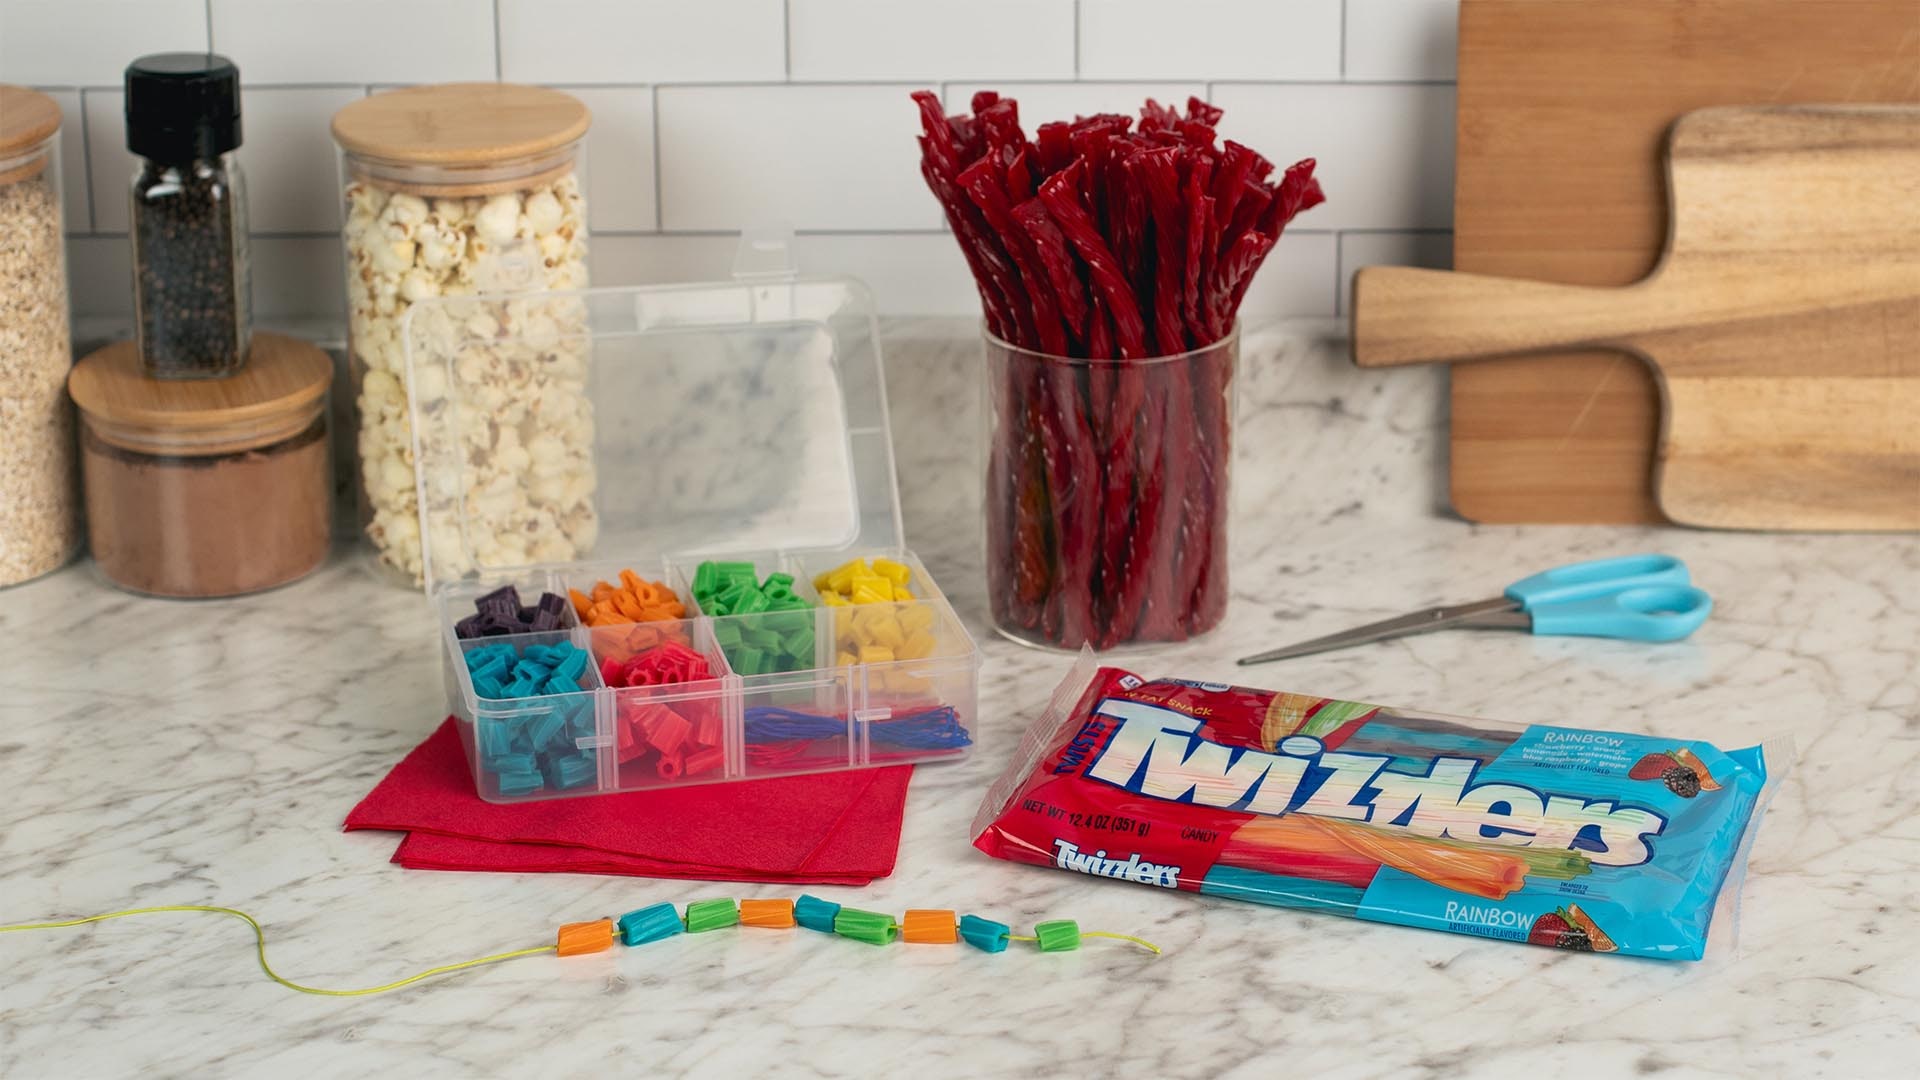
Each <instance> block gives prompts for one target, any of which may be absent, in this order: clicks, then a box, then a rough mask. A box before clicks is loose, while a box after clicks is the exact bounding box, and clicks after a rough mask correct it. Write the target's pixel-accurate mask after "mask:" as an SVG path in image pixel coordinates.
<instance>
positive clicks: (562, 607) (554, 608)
mask: <svg viewBox="0 0 1920 1080" xmlns="http://www.w3.org/2000/svg"><path fill="white" fill-rule="evenodd" d="M539 606H540V610H541V611H551V612H552V613H554V614H555V615H563V614H565V613H566V610H567V609H568V608H569V607H572V606H573V605H572V604H571V603H570V602H569V601H568V600H567V598H566V597H564V596H561V595H560V594H559V593H550V592H549V593H541V594H540V605H539Z"/></svg>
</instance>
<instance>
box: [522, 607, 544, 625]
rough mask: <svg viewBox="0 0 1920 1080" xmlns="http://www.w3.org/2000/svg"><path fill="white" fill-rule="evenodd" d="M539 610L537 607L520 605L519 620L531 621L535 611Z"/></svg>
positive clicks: (523, 621)
mask: <svg viewBox="0 0 1920 1080" xmlns="http://www.w3.org/2000/svg"><path fill="white" fill-rule="evenodd" d="M539 610H540V609H539V608H537V607H522V608H521V609H520V621H521V622H522V623H530V622H532V621H533V616H534V614H535V613H537V612H538V611H539Z"/></svg>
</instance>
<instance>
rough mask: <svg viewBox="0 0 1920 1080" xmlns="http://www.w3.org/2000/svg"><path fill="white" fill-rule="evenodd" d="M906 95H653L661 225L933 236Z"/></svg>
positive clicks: (688, 90) (935, 222)
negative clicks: (776, 226)
mask: <svg viewBox="0 0 1920 1080" xmlns="http://www.w3.org/2000/svg"><path fill="white" fill-rule="evenodd" d="M912 89H913V87H911V86H909V85H897V86H896V85H875V86H859V87H850V86H764V87H762V86H752V87H721V86H706V87H681V86H663V87H661V88H660V90H659V102H660V118H659V124H660V206H661V210H660V223H661V226H662V227H663V228H665V229H668V230H697V229H739V228H742V227H744V226H747V225H750V224H753V223H756V222H775V221H784V222H786V223H787V224H788V225H791V226H792V227H793V228H795V229H816V230H817V229H848V230H892V229H929V230H931V229H937V228H939V227H940V211H939V208H938V206H937V204H935V202H934V200H933V196H931V195H929V194H928V193H927V192H926V190H925V188H924V187H923V185H922V184H921V180H920V173H919V168H918V165H917V164H916V158H915V154H916V153H917V152H918V149H917V147H916V146H915V145H914V142H913V133H914V132H915V131H916V130H918V122H917V121H916V120H915V118H914V109H913V102H912V101H910V100H908V98H907V94H908V92H909V91H911V90H912Z"/></svg>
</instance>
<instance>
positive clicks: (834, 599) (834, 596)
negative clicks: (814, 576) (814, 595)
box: [820, 591, 847, 607]
mask: <svg viewBox="0 0 1920 1080" xmlns="http://www.w3.org/2000/svg"><path fill="white" fill-rule="evenodd" d="M820 602H821V603H822V604H825V605H826V606H827V607H846V606H847V602H846V601H845V600H842V599H841V598H840V594H839V593H837V592H827V591H823V592H821V594H820Z"/></svg>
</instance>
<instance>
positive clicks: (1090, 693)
mask: <svg viewBox="0 0 1920 1080" xmlns="http://www.w3.org/2000/svg"><path fill="white" fill-rule="evenodd" d="M1785 751H1786V748H1785V747H1783V746H1774V745H1769V746H1764V747H1750V748H1747V749H1744V750H1735V751H1732V752H1730V753H1729V752H1722V751H1721V750H1719V749H1716V748H1715V747H1713V746H1711V745H1709V744H1707V743H1704V742H1692V741H1685V740H1675V739H1667V738H1657V737H1654V736H1648V735H1628V734H1621V733H1617V732H1608V731H1580V730H1574V729H1570V728H1556V727H1548V726H1546V725H1541V724H1535V725H1532V726H1529V727H1510V726H1505V725H1499V724H1492V723H1487V722H1485V721H1480V720H1469V719H1464V718H1460V717H1449V716H1436V715H1432V714H1427V713H1420V712H1414V711H1410V710H1405V709H1390V708H1384V707H1382V706H1378V705H1365V704H1361V703H1359V702H1352V701H1333V700H1329V699H1326V698H1318V697H1310V696H1306V695H1301V694H1287V693H1276V692H1274V691H1271V690H1251V689H1247V688H1244V687H1237V686H1225V685H1221V684H1217V683H1199V682H1189V681H1186V680H1184V679H1160V680H1156V681H1152V682H1148V681H1144V680H1142V679H1141V678H1139V677H1138V676H1136V675H1132V674H1129V673H1127V672H1125V671H1121V670H1119V669H1117V668H1109V667H1096V666H1095V665H1094V662H1093V660H1092V658H1091V655H1090V654H1089V655H1085V656H1083V657H1082V659H1081V661H1080V663H1079V664H1078V665H1076V667H1075V668H1074V670H1073V672H1072V673H1071V674H1070V675H1069V676H1068V677H1067V680H1066V682H1064V683H1062V684H1061V686H1060V688H1059V689H1058V690H1057V691H1055V693H1054V697H1053V701H1052V702H1051V704H1050V705H1049V706H1048V708H1047V709H1046V711H1045V712H1044V713H1042V714H1041V717H1040V719H1039V720H1038V721H1037V722H1036V723H1035V724H1034V725H1033V727H1032V728H1031V729H1030V730H1029V731H1028V732H1027V736H1026V738H1025V740H1023V742H1022V744H1021V747H1020V750H1019V752H1018V753H1017V755H1016V756H1015V759H1014V761H1013V762H1012V764H1010V765H1009V767H1008V769H1007V771H1006V773H1004V774H1003V775H1002V776H1001V777H1000V779H999V780H998V781H997V782H996V783H995V784H994V786H993V788H992V790H991V791H990V792H988V795H987V800H986V802H985V803H984V804H983V805H982V806H981V808H980V814H979V816H978V817H977V818H975V820H974V826H973V833H974V840H973V842H974V845H975V846H976V847H978V848H979V849H980V850H982V851H984V852H986V853H987V854H989V855H992V856H995V857H997V858H1002V859H1010V860H1012V861H1015V862H1026V863H1034V864H1036V865H1042V866H1053V867H1057V868H1059V869H1062V870H1073V871H1077V872H1079V873H1082V874H1092V875H1095V876H1099V877H1110V878H1118V879H1120V880H1122V881H1130V882H1135V883H1138V884H1142V885H1152V886H1157V887H1159V888H1163V889H1184V890H1187V891H1189V892H1198V893H1202V894H1204V895H1208V896H1224V897H1232V898H1234V899H1239V900H1251V901H1254V902H1256V903H1263V904H1274V905H1278V906H1281V907H1293V908H1309V909H1313V910H1317V911H1328V912H1333V913H1335V914H1340V915H1349V916H1353V917H1355V918H1361V919H1370V920H1373V921H1375V922H1390V923H1399V924H1402V925H1405V926H1423V927H1428V928H1431V929H1435V930H1450V931H1452V932H1454V933H1460V934H1478V935H1480V936H1482V937H1492V938H1502V939H1505V940H1509V941H1524V942H1528V943H1529V944H1534V945H1546V946H1550V947H1554V948H1561V949H1573V950H1577V951H1580V952H1618V953H1622V954H1626V955H1633V956H1652V957H1661V958H1665V959H1687V960H1697V959H1699V958H1700V957H1701V955H1702V953H1703V952H1704V951H1705V949H1706V940H1707V927H1708V924H1709V922H1710V921H1711V920H1712V918H1713V914H1714V909H1715V906H1716V900H1718V899H1719V898H1720V896H1721V894H1722V892H1723V891H1724V892H1725V893H1726V894H1727V896H1726V902H1727V903H1729V904H1731V903H1732V901H1733V900H1734V898H1735V897H1737V895H1738V892H1739V885H1738V878H1739V875H1738V874H1737V873H1736V874H1735V875H1734V885H1733V887H1732V888H1725V889H1723V886H1725V885H1726V883H1727V881H1728V876H1729V873H1730V872H1734V871H1735V870H1736V869H1737V868H1740V867H1743V866H1744V862H1745V853H1746V845H1747V842H1748V840H1749V838H1750V837H1751V835H1752V832H1753V829H1754V828H1755V827H1756V826H1757V825H1758V823H1759V817H1760V809H1761V808H1762V807H1763V805H1764V800H1765V798H1766V797H1768V796H1770V795H1771V794H1772V790H1771V789H1772V786H1773V784H1774V783H1777V782H1778V779H1779V774H1780V773H1781V772H1782V768H1781V766H1782V764H1783V762H1784V756H1783V755H1784V753H1785ZM1770 758H1771V759H1772V760H1770ZM1770 772H1771V773H1772V774H1773V775H1772V776H1771V777H1770V775H1769V773H1770Z"/></svg>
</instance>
